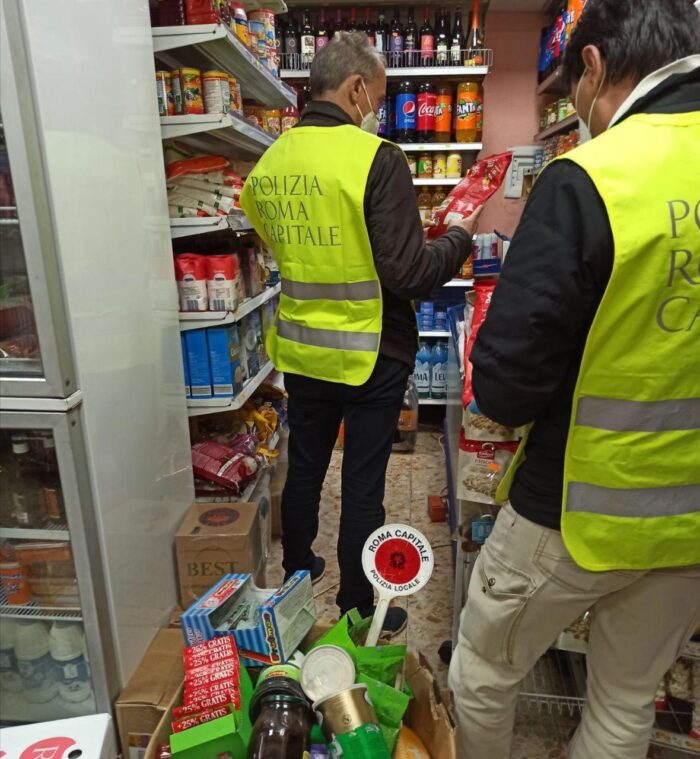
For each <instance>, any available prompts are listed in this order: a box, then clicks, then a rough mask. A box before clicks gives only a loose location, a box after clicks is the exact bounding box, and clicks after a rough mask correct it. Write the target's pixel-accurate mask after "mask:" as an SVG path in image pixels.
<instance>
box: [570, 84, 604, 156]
mask: <svg viewBox="0 0 700 759" xmlns="http://www.w3.org/2000/svg"><path fill="white" fill-rule="evenodd" d="M586 71H588V69H586ZM586 71H584V72H583V74H582V76H581V78H580V79H579V80H578V85H577V86H576V96H575V97H574V108H575V109H576V113H578V131H579V135H580V139H579V142H581V143H584V142H588V141H589V140H592V139H593V135H592V134H591V119H592V118H593V108H595V104H596V101H597V100H598V95H600V91H601V90H602V89H603V84H604V82H605V77H603V78H602V79H601V80H600V84H599V85H598V91H597V92H596V94H595V97H594V98H593V102H592V103H591V109H590V110H589V111H588V118H587V119H586V121H584V120H583V118H582V117H581V111H579V108H578V93H579V91H580V90H581V82H583V77H584V76H586Z"/></svg>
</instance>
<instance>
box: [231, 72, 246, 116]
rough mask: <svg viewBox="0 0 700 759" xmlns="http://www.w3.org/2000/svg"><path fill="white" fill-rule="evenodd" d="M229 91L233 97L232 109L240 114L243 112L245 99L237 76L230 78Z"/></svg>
mask: <svg viewBox="0 0 700 759" xmlns="http://www.w3.org/2000/svg"><path fill="white" fill-rule="evenodd" d="M228 91H229V95H230V99H231V104H230V110H231V111H233V112H234V113H237V114H238V115H239V116H240V115H241V114H242V113H243V99H242V98H241V88H240V85H239V84H238V81H237V80H236V78H235V77H233V76H230V77H229V78H228Z"/></svg>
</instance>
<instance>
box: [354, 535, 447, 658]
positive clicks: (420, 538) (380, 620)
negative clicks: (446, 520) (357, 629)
mask: <svg viewBox="0 0 700 759" xmlns="http://www.w3.org/2000/svg"><path fill="white" fill-rule="evenodd" d="M434 565H435V559H434V557H433V549H432V548H431V547H430V543H428V540H427V538H426V537H425V535H423V533H422V532H420V531H419V530H416V529H415V528H414V527H410V526H409V525H407V524H388V525H385V526H384V527H380V528H379V529H378V530H375V531H374V532H373V533H372V534H371V535H370V536H369V537H368V538H367V542H366V543H365V547H364V548H363V549H362V568H363V569H364V572H365V574H366V575H367V579H368V580H369V581H370V582H371V583H372V585H374V587H375V588H376V589H377V590H378V591H379V602H378V603H377V608H376V610H375V612H374V617H373V618H372V626H371V627H370V629H369V633H368V635H367V643H366V644H365V645H367V646H376V645H377V641H378V640H379V635H380V633H381V631H382V625H383V624H384V618H385V617H386V612H387V609H388V608H389V602H390V601H391V600H392V598H396V597H397V596H410V595H411V594H413V593H415V592H416V591H417V590H420V589H421V588H423V587H425V585H426V584H427V582H428V580H429V579H430V576H431V575H432V573H433V566H434Z"/></svg>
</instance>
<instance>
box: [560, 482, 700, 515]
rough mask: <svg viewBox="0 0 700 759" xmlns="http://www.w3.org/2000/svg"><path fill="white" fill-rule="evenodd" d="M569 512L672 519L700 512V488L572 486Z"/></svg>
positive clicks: (568, 499)
mask: <svg viewBox="0 0 700 759" xmlns="http://www.w3.org/2000/svg"><path fill="white" fill-rule="evenodd" d="M566 510H567V511H587V512H590V513H592V514H604V515H605V516H609V517H672V516H678V515H680V514H693V513H694V512H696V511H700V485H675V486H672V487H666V488H628V489H617V488H603V487H600V486H598V485H589V484H588V483H585V482H571V483H569V487H568V490H567V498H566Z"/></svg>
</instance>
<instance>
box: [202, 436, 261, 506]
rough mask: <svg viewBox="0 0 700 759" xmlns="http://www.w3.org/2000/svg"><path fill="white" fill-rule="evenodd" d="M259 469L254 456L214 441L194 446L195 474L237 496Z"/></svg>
mask: <svg viewBox="0 0 700 759" xmlns="http://www.w3.org/2000/svg"><path fill="white" fill-rule="evenodd" d="M258 468H259V466H258V462H257V461H256V459H255V458H253V457H252V456H246V455H244V454H242V453H238V452H236V451H234V450H232V449H231V448H229V447H228V446H225V445H221V444H220V443H215V442H213V441H212V440H207V441H204V442H202V443H196V444H195V445H193V446H192V469H193V471H194V473H195V474H196V475H197V476H198V477H201V478H202V479H205V480H211V481H212V482H218V483H219V484H220V485H223V486H224V487H226V488H228V489H229V490H232V491H233V492H234V494H235V495H240V493H241V492H242V491H243V489H244V488H245V486H246V485H247V483H248V482H250V479H251V478H252V477H253V475H255V474H256V472H257V471H258Z"/></svg>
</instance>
